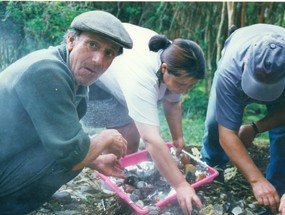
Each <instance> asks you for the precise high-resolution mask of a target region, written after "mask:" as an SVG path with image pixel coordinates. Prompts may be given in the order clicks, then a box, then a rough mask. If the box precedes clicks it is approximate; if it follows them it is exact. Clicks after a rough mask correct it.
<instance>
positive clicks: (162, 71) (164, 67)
mask: <svg viewBox="0 0 285 215" xmlns="http://www.w3.org/2000/svg"><path fill="white" fill-rule="evenodd" d="M166 70H167V68H166V63H162V64H161V73H162V74H164V73H165V72H166Z"/></svg>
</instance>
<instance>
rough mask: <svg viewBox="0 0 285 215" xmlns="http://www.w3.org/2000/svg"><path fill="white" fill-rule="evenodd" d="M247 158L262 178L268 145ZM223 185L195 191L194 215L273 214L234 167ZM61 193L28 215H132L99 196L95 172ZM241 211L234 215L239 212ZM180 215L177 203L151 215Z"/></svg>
mask: <svg viewBox="0 0 285 215" xmlns="http://www.w3.org/2000/svg"><path fill="white" fill-rule="evenodd" d="M249 154H250V155H251V157H252V159H253V160H254V161H255V163H256V164H257V166H258V167H259V168H260V170H261V171H262V172H263V173H264V174H265V170H266V166H267V163H268V161H269V146H268V143H267V142H262V141H260V142H257V143H255V144H254V145H253V146H252V147H251V148H249ZM226 176H227V177H229V176H230V177H229V178H230V179H228V180H226V182H219V181H217V180H214V181H213V182H211V183H209V184H206V185H204V186H202V187H200V188H198V189H197V190H196V192H197V193H198V195H199V196H200V197H201V200H202V202H203V204H204V207H203V209H202V210H201V211H200V212H198V211H197V210H196V214H205V215H206V214H207V215H210V214H249V215H251V214H266V215H269V214H272V213H271V212H270V210H269V208H266V207H261V206H259V205H258V204H257V202H256V200H255V198H254V196H253V194H252V191H251V187H250V185H249V184H248V183H247V181H246V180H245V178H244V177H243V176H242V175H241V174H240V173H239V172H238V171H237V170H236V168H235V167H234V166H233V165H231V164H230V165H229V166H228V168H227V174H226ZM60 190H61V191H62V192H65V193H67V194H70V195H69V196H68V197H67V198H66V199H65V198H62V199H57V200H54V199H52V200H51V201H49V202H47V203H45V204H44V205H43V207H42V208H40V209H39V210H37V211H35V212H32V213H30V214H29V215H44V214H45V215H47V214H48V215H53V214H56V215H75V214H84V215H85V214H86V215H89V214H90V215H91V214H98V215H99V214H101V215H133V214H135V213H134V211H133V210H132V209H131V208H130V207H129V206H128V205H127V204H126V203H124V202H123V201H122V200H121V199H120V198H119V197H118V196H117V195H116V194H107V193H104V192H102V190H101V184H100V180H99V179H98V177H97V176H96V174H95V172H94V171H91V170H86V169H85V170H83V171H82V172H81V174H80V175H78V176H77V177H76V178H75V179H74V180H72V181H70V182H69V183H68V184H67V185H64V186H63V187H62V188H61V189H60ZM240 208H241V209H242V211H240V212H239V211H237V210H239V209H240ZM171 211H175V214H182V213H181V211H180V209H179V207H178V205H177V202H173V203H172V204H169V205H168V206H167V207H166V208H164V209H162V210H160V211H157V212H156V213H153V214H172V212H171Z"/></svg>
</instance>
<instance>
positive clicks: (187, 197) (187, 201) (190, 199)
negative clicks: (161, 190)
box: [175, 181, 203, 215]
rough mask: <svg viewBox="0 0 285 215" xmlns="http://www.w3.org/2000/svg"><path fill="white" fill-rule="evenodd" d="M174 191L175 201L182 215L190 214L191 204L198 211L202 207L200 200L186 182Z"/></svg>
mask: <svg viewBox="0 0 285 215" xmlns="http://www.w3.org/2000/svg"><path fill="white" fill-rule="evenodd" d="M175 190H176V194H177V201H178V203H179V205H180V208H181V209H182V211H183V214H185V215H188V214H191V212H192V210H193V203H195V205H196V206H197V207H198V208H199V209H201V208H202V207H203V205H202V202H201V200H200V199H199V197H198V196H197V195H196V192H195V190H194V189H193V188H192V187H191V185H190V184H189V183H188V182H186V181H185V182H183V183H181V184H180V185H179V186H178V187H177V188H176V189H175Z"/></svg>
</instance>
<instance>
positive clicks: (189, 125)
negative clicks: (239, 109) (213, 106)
mask: <svg viewBox="0 0 285 215" xmlns="http://www.w3.org/2000/svg"><path fill="white" fill-rule="evenodd" d="M202 85H203V83H202V82H201V83H199V84H197V86H195V87H194V89H192V90H191V91H190V92H189V93H188V94H187V95H184V97H183V100H182V101H183V106H182V108H183V119H182V127H183V133H184V138H185V144H186V145H187V146H202V139H203V135H204V130H205V128H204V126H205V125H204V123H205V118H206V110H207V104H208V96H207V95H206V93H205V91H203V88H202V87H201V86H202ZM265 115H266V107H265V106H264V105H260V104H250V105H248V106H247V107H246V109H245V114H244V119H243V124H249V123H251V122H256V121H257V120H259V119H261V118H263V117H264V116H265ZM160 122H161V135H162V136H163V138H164V139H165V140H168V141H171V136H170V132H169V128H168V126H167V122H166V119H165V117H164V114H163V111H162V107H161V109H160ZM256 139H257V140H266V141H268V132H265V133H262V134H261V135H259V136H258V137H257V138H256Z"/></svg>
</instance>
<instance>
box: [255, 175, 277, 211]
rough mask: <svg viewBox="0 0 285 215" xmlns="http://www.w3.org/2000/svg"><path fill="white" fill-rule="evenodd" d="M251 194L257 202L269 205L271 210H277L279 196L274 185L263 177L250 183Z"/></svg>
mask: <svg viewBox="0 0 285 215" xmlns="http://www.w3.org/2000/svg"><path fill="white" fill-rule="evenodd" d="M251 186H252V190H253V194H254V196H255V198H256V199H257V201H258V203H259V204H261V205H264V206H269V207H271V211H272V212H273V213H275V212H276V211H277V208H278V205H279V202H280V198H279V195H278V193H277V191H276V189H275V188H274V186H273V185H272V184H271V183H270V182H269V181H267V180H266V179H265V178H263V179H261V180H259V181H257V182H254V183H252V184H251Z"/></svg>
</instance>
